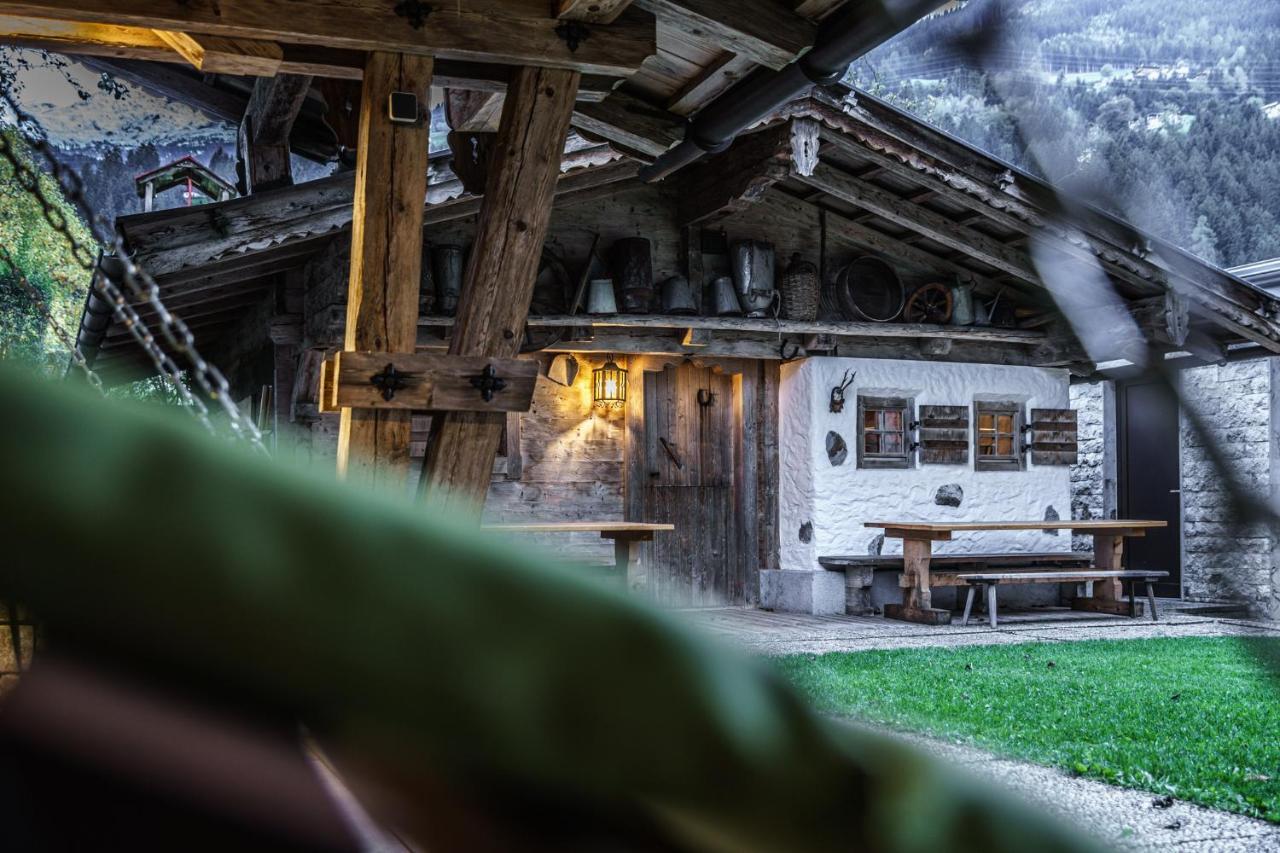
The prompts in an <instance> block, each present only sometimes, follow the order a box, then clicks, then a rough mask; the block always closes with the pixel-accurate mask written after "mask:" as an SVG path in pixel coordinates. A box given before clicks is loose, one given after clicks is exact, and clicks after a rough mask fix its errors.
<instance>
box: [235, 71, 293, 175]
mask: <svg viewBox="0 0 1280 853" xmlns="http://www.w3.org/2000/svg"><path fill="white" fill-rule="evenodd" d="M310 90H311V78H310V77H300V76H297V75H293V74H280V75H278V76H276V77H269V78H259V79H258V80H257V81H255V82H254V84H253V94H252V95H251V96H250V97H249V106H248V107H247V108H246V109H245V113H244V119H243V120H242V121H241V122H240V135H239V139H238V145H239V149H240V158H241V163H242V169H243V177H244V191H245V193H246V194H252V193H258V192H263V191H264V190H271V189H277V188H279V187H287V186H290V185H292V184H293V168H292V166H291V165H290V161H289V136H290V134H291V133H292V132H293V124H294V121H295V120H296V119H297V117H298V113H299V112H300V111H301V110H302V104H303V103H304V102H305V101H306V99H307V93H308V92H309V91H310Z"/></svg>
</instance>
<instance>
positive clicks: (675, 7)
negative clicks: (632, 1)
mask: <svg viewBox="0 0 1280 853" xmlns="http://www.w3.org/2000/svg"><path fill="white" fill-rule="evenodd" d="M636 5H637V6H640V7H641V8H642V9H647V10H649V11H650V12H653V13H654V14H655V15H658V16H659V17H660V18H662V19H663V21H666V22H671V23H672V24H674V25H676V28H677V29H679V30H681V31H682V32H685V33H688V34H690V35H694V36H699V35H701V36H703V37H704V38H705V40H707V41H710V42H713V43H716V44H718V45H719V46H720V47H721V48H723V49H725V50H728V51H731V52H733V53H736V54H739V55H742V56H747V57H750V58H751V59H753V60H754V61H756V62H758V63H760V64H761V65H765V66H767V67H769V68H773V69H775V70H776V69H779V68H782V67H783V66H784V65H786V64H787V63H789V62H791V60H793V59H795V58H796V56H797V55H798V54H799V53H800V52H801V51H804V50H806V49H807V48H809V47H811V46H812V45H813V40H814V38H815V37H816V35H817V28H816V27H815V26H814V25H813V24H812V23H811V22H809V21H807V20H805V19H804V18H803V17H801V16H800V15H797V14H796V13H795V12H793V11H791V10H790V9H788V8H786V6H784V5H782V4H780V3H778V2H776V0H636Z"/></svg>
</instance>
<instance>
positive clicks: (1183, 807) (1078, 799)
mask: <svg viewBox="0 0 1280 853" xmlns="http://www.w3.org/2000/svg"><path fill="white" fill-rule="evenodd" d="M891 734H893V736H894V737H898V738H901V739H905V740H907V741H909V742H910V743H912V744H915V745H916V746H918V747H920V748H922V749H924V750H925V751H926V752H929V753H932V754H934V755H937V756H938V757H940V758H942V759H944V760H946V761H947V762H948V763H950V764H952V765H960V766H962V767H963V768H964V769H965V770H966V771H967V772H970V773H974V774H976V775H978V776H980V777H982V778H984V779H988V780H990V781H992V782H995V783H996V784H997V785H1000V786H1003V787H1006V788H1008V789H1010V790H1011V791H1013V792H1014V793H1015V794H1016V795H1017V796H1019V797H1021V798H1022V799H1023V800H1027V801H1030V802H1031V803H1033V804H1035V805H1037V806H1042V807H1044V808H1045V809H1046V810H1048V811H1050V812H1053V813H1055V814H1058V815H1060V816H1061V817H1062V818H1063V819H1065V820H1066V821H1067V822H1068V823H1069V824H1070V825H1071V826H1074V827H1076V828H1077V829H1079V830H1081V831H1082V832H1086V833H1089V834H1091V835H1093V836H1094V837H1096V838H1098V839H1099V840H1100V841H1102V842H1103V843H1104V844H1106V845H1108V846H1111V847H1114V848H1116V849H1119V850H1178V851H1187V853H1201V851H1203V853H1210V851H1213V853H1217V852H1218V851H1222V853H1244V851H1250V853H1252V851H1269V853H1274V851H1277V850H1280V825H1277V824H1273V823H1267V822H1266V821H1263V820H1255V819H1253V818H1248V817H1242V816H1240V815H1236V814H1231V813H1230V812H1222V811H1217V810H1216V809H1207V808H1204V807H1203V806H1197V805H1192V804H1191V803H1186V802H1183V801H1181V800H1165V799H1163V798H1161V797H1158V796H1157V795H1155V794H1151V793H1148V792H1146V791H1133V790H1129V789H1126V788H1116V787H1113V786H1111V785H1108V784H1106V783H1104V782H1096V781H1094V780H1092V779H1077V778H1074V777H1072V776H1069V775H1067V774H1066V773H1063V772H1061V771H1059V770H1054V769H1052V768H1049V767H1042V766H1040V765H1038V764H1027V763H1025V762H1022V761H1013V760H1010V759H1007V758H1001V757H1000V756H997V755H992V754H991V753H989V752H984V751H982V750H979V749H974V748H972V747H968V746H961V745H957V744H952V743H945V742H942V741H938V740H934V739H931V738H925V737H921V736H917V735H904V734H900V733H891Z"/></svg>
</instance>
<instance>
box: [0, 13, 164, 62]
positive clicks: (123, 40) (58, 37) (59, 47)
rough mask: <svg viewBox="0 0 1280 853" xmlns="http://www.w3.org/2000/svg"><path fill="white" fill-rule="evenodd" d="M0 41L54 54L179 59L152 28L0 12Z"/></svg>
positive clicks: (159, 59) (155, 59)
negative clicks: (46, 18)
mask: <svg viewBox="0 0 1280 853" xmlns="http://www.w3.org/2000/svg"><path fill="white" fill-rule="evenodd" d="M0 43H2V44H5V45H8V46H12V47H27V48H32V49H35V50H49V51H53V52H54V53H70V54H84V55H86V56H106V57H112V58H116V59H145V60H151V61H158V62H177V61H179V60H180V59H181V57H179V56H178V55H177V54H176V53H174V50H173V48H171V47H170V46H169V44H168V42H166V41H165V40H164V39H162V38H160V36H159V35H157V34H156V33H155V31H154V30H151V29H148V28H147V27H117V26H111V25H109V24H82V23H73V22H71V21H50V20H43V19H40V18H23V17H18V16H16V15H0Z"/></svg>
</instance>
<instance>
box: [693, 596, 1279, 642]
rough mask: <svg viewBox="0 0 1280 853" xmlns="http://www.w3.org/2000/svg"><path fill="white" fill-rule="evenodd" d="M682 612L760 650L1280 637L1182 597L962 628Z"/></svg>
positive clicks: (1267, 627) (1267, 625) (1269, 627)
mask: <svg viewBox="0 0 1280 853" xmlns="http://www.w3.org/2000/svg"><path fill="white" fill-rule="evenodd" d="M680 616H681V617H682V618H683V619H685V620H686V621H688V622H690V623H691V624H693V625H695V626H696V627H698V628H699V629H701V630H703V631H706V632H709V633H711V634H713V635H715V636H718V637H720V638H721V639H723V640H728V641H729V642H730V643H732V644H734V645H737V646H739V647H742V648H745V649H747V650H748V651H750V652H752V653H753V654H762V655H792V654H826V653H828V652H863V651H870V650H872V649H909V648H933V647H938V646H985V645H1010V644H1014V643H1043V642H1070V641H1073V640H1136V639H1142V638H1148V637H1223V636H1233V637H1261V636H1272V637H1280V624H1277V623H1275V622H1254V621H1250V620H1245V619H1237V618H1229V617H1224V616H1220V615H1213V614H1206V613H1203V612H1199V611H1198V610H1197V609H1196V608H1194V607H1189V606H1187V605H1182V603H1181V602H1167V603H1166V604H1165V605H1164V607H1163V608H1162V615H1161V619H1160V621H1159V622H1152V621H1150V620H1149V619H1128V618H1126V617H1121V616H1098V615H1096V614H1083V613H1076V612H1073V611H1069V610H1044V611H1039V612H1034V613H1025V612H1024V613H1015V614H1010V615H1009V616H1008V617H1007V618H1002V619H1001V621H1000V624H999V626H998V627H996V628H994V629H993V628H990V627H988V626H987V624H986V623H985V622H981V623H977V622H970V623H969V625H967V626H965V627H961V626H960V625H959V624H951V625H944V626H931V625H915V624H912V623H910V622H898V621H895V620H893V619H885V618H883V617H878V616H809V615H805V614H798V613H772V612H769V611H765V610H755V609H751V608H717V609H712V610H687V611H680Z"/></svg>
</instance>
